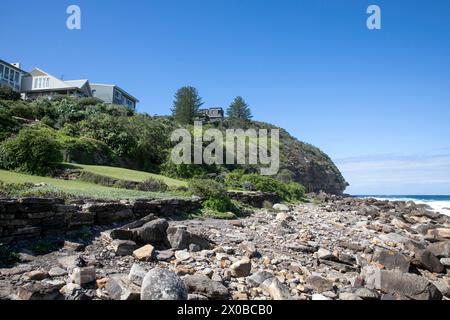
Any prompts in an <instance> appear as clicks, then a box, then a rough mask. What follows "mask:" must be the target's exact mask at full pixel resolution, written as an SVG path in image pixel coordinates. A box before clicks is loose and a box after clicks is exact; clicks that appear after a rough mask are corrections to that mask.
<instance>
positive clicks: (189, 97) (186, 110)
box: [172, 87, 203, 124]
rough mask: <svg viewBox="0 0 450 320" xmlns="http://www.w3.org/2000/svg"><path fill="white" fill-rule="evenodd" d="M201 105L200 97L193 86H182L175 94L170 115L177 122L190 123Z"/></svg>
mask: <svg viewBox="0 0 450 320" xmlns="http://www.w3.org/2000/svg"><path fill="white" fill-rule="evenodd" d="M202 105H203V102H202V98H201V97H200V96H199V95H198V91H197V89H195V88H194V87H182V88H180V89H179V90H178V91H177V93H176V94H175V101H174V103H173V108H172V115H173V117H174V119H175V121H177V122H178V123H181V124H191V123H192V122H193V121H194V117H195V116H196V115H197V113H198V110H199V108H200V107H201V106H202Z"/></svg>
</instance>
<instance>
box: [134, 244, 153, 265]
mask: <svg viewBox="0 0 450 320" xmlns="http://www.w3.org/2000/svg"><path fill="white" fill-rule="evenodd" d="M154 251H155V248H154V247H153V246H152V245H151V244H148V245H146V246H143V247H141V248H139V249H137V250H135V251H133V257H135V258H136V259H138V260H139V261H146V262H148V261H151V260H152V258H153V253H154Z"/></svg>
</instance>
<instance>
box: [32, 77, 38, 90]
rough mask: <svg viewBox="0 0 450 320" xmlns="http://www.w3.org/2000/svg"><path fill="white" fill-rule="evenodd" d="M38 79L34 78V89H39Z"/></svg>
mask: <svg viewBox="0 0 450 320" xmlns="http://www.w3.org/2000/svg"><path fill="white" fill-rule="evenodd" d="M37 83H38V78H34V83H33V89H36V88H37Z"/></svg>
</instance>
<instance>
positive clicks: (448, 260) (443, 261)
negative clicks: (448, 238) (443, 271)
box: [440, 258, 450, 268]
mask: <svg viewBox="0 0 450 320" xmlns="http://www.w3.org/2000/svg"><path fill="white" fill-rule="evenodd" d="M440 262H441V264H442V265H443V266H444V267H446V268H450V258H442V259H441V260H440Z"/></svg>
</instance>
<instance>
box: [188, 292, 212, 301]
mask: <svg viewBox="0 0 450 320" xmlns="http://www.w3.org/2000/svg"><path fill="white" fill-rule="evenodd" d="M188 300H190V301H207V300H208V297H205V296H202V295H201V294H196V293H193V294H189V295H188Z"/></svg>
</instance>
